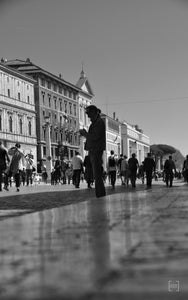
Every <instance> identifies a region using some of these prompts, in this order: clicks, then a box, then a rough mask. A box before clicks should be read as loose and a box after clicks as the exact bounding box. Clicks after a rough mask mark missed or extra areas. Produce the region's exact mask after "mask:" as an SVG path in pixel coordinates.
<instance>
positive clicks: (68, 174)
mask: <svg viewBox="0 0 188 300" xmlns="http://www.w3.org/2000/svg"><path fill="white" fill-rule="evenodd" d="M65 176H66V178H67V181H68V184H70V182H71V180H72V177H73V169H72V163H71V161H68V163H67V169H66V171H65Z"/></svg>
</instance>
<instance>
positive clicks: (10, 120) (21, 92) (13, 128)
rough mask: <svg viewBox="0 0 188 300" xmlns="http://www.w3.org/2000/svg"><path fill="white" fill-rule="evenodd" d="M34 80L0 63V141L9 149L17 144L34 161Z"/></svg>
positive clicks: (35, 149)
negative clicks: (31, 156)
mask: <svg viewBox="0 0 188 300" xmlns="http://www.w3.org/2000/svg"><path fill="white" fill-rule="evenodd" d="M34 84H35V81H34V80H33V79H32V78H31V77H29V76H27V75H24V74H22V73H20V72H18V71H17V70H14V69H12V68H10V67H8V66H6V65H5V64H4V61H3V60H2V61H1V63H0V140H1V141H2V142H3V144H4V146H5V147H6V148H7V149H9V148H11V147H12V146H14V145H15V143H20V144H21V148H22V150H23V151H24V152H25V154H29V153H30V154H32V155H33V159H34V161H35V163H36V160H37V136H36V112H35V102H34Z"/></svg>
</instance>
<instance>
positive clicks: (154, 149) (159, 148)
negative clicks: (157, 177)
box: [150, 144, 184, 170]
mask: <svg viewBox="0 0 188 300" xmlns="http://www.w3.org/2000/svg"><path fill="white" fill-rule="evenodd" d="M150 151H151V153H152V154H153V155H154V156H155V162H156V163H157V161H158V160H160V162H161V164H160V165H161V166H162V164H163V161H164V160H165V158H167V156H168V155H172V158H173V160H174V161H175V164H176V168H177V169H179V170H181V169H182V164H183V161H184V156H183V155H182V154H181V152H180V151H179V150H177V149H175V148H174V147H172V146H169V145H165V144H158V145H156V144H154V145H151V146H150Z"/></svg>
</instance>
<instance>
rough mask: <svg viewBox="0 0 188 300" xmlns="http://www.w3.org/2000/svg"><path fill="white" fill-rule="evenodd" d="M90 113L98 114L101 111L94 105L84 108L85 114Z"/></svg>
mask: <svg viewBox="0 0 188 300" xmlns="http://www.w3.org/2000/svg"><path fill="white" fill-rule="evenodd" d="M90 111H95V112H98V113H100V112H101V110H100V109H99V108H98V107H96V106H95V105H89V106H87V107H86V114H87V113H88V112H90Z"/></svg>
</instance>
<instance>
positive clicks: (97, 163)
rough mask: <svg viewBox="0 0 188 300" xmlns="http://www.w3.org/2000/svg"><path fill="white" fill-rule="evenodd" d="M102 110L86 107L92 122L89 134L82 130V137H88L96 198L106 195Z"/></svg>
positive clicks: (87, 142) (87, 144)
mask: <svg viewBox="0 0 188 300" xmlns="http://www.w3.org/2000/svg"><path fill="white" fill-rule="evenodd" d="M100 112H101V111H100V109H98V108H97V107H96V106H95V105H89V106H88V107H86V114H87V115H88V117H89V118H90V120H91V125H90V127H89V130H88V132H87V131H86V130H85V129H80V131H79V132H80V135H82V136H84V137H86V145H85V150H87V151H89V157H90V161H91V164H92V168H93V175H94V180H95V194H96V197H97V198H98V197H103V196H105V195H106V191H105V186H104V181H103V159H102V157H103V151H104V150H105V149H106V130H105V123H104V121H103V120H102V118H101V116H100Z"/></svg>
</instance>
